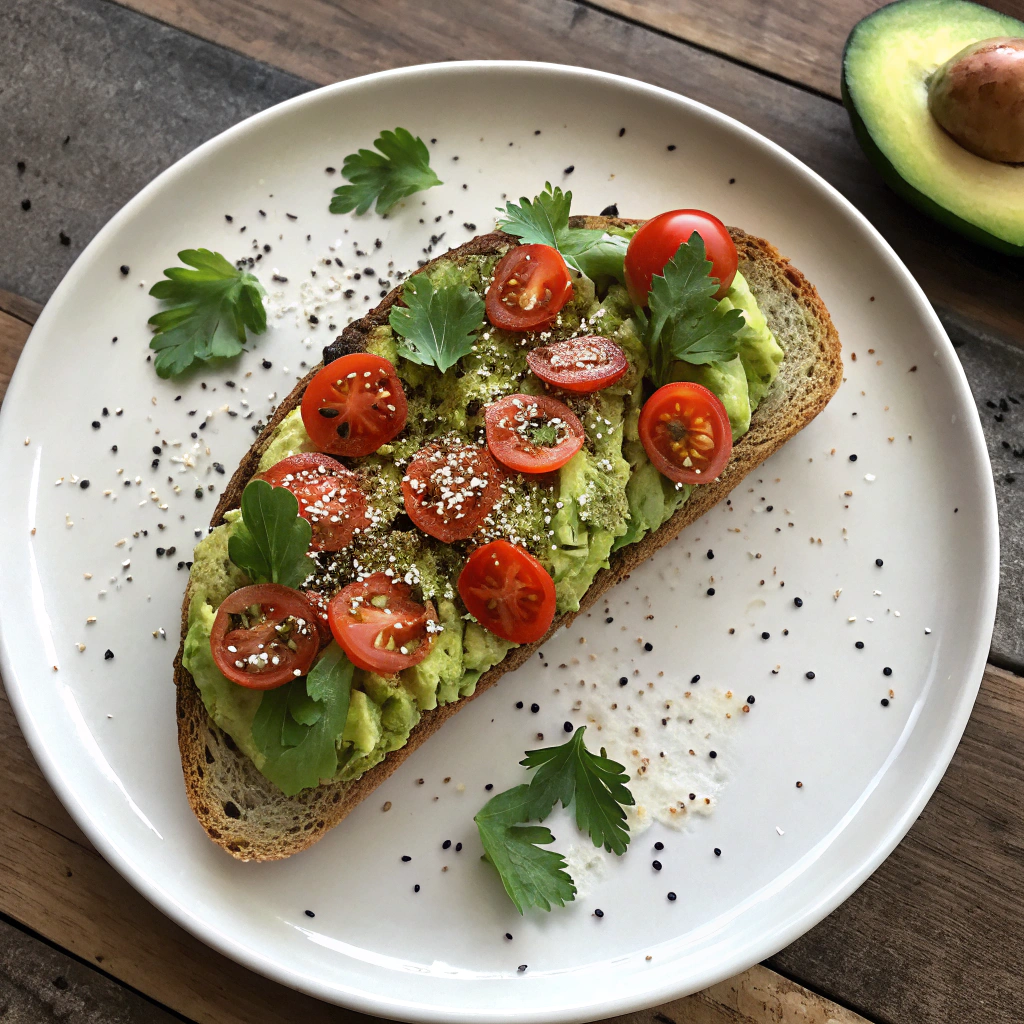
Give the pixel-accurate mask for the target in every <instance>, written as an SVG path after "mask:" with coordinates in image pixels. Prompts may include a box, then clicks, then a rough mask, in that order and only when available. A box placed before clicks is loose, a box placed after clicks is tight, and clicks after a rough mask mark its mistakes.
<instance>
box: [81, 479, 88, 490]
mask: <svg viewBox="0 0 1024 1024" xmlns="http://www.w3.org/2000/svg"><path fill="white" fill-rule="evenodd" d="M78 486H79V487H81V488H82V490H83V491H87V490H88V489H89V481H88V480H79V481H78Z"/></svg>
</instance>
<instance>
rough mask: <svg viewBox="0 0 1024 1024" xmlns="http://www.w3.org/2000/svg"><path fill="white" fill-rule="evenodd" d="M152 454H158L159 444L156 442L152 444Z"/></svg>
mask: <svg viewBox="0 0 1024 1024" xmlns="http://www.w3.org/2000/svg"><path fill="white" fill-rule="evenodd" d="M153 454H154V455H159V454H160V445H158V444H155V445H153Z"/></svg>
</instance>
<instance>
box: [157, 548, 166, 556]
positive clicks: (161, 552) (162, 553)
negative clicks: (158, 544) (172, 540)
mask: <svg viewBox="0 0 1024 1024" xmlns="http://www.w3.org/2000/svg"><path fill="white" fill-rule="evenodd" d="M164 551H165V549H164V548H157V549H156V557H157V558H163V556H164Z"/></svg>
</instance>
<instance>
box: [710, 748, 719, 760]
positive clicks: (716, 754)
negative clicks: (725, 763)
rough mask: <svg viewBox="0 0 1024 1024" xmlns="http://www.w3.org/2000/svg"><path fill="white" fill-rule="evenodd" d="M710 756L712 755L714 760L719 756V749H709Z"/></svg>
mask: <svg viewBox="0 0 1024 1024" xmlns="http://www.w3.org/2000/svg"><path fill="white" fill-rule="evenodd" d="M708 757H710V758H711V759H712V760H714V759H715V758H716V757H718V751H717V750H709V751H708Z"/></svg>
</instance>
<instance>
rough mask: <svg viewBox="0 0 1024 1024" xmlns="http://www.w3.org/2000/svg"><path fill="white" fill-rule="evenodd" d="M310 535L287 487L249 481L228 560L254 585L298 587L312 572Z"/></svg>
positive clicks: (234, 530) (259, 481) (230, 544)
mask: <svg viewBox="0 0 1024 1024" xmlns="http://www.w3.org/2000/svg"><path fill="white" fill-rule="evenodd" d="M311 534H312V530H311V528H310V525H309V523H308V522H307V521H306V520H305V519H303V518H302V517H301V516H300V515H299V503H298V501H297V500H296V498H295V495H294V494H292V492H291V491H289V490H288V488H287V487H271V486H270V484H268V483H267V482H266V480H250V481H249V483H247V484H246V485H245V490H244V491H242V518H241V520H239V521H238V522H237V523H235V525H234V527H232V530H231V537H230V539H229V540H228V557H229V558H230V559H231V561H232V562H234V563H235V565H237V566H238V568H239V569H241V570H242V572H244V573H245V574H246V576H248V577H249V579H251V580H252V581H253V583H281V584H283V585H284V586H286V587H297V586H299V585H300V584H301V583H303V582H304V581H305V580H306V578H307V577H308V576H309V574H310V572H311V571H312V570H313V565H312V563H311V562H310V560H309V559H308V558H307V557H306V553H307V552H308V551H309V540H310V536H311Z"/></svg>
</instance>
